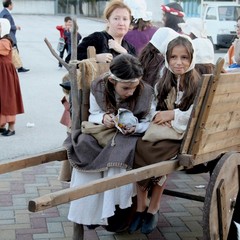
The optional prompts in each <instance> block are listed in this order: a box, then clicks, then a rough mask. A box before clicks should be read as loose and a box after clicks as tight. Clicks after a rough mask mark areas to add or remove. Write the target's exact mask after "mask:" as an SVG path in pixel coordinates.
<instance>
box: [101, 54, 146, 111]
mask: <svg viewBox="0 0 240 240" xmlns="http://www.w3.org/2000/svg"><path fill="white" fill-rule="evenodd" d="M110 71H111V73H112V74H114V75H115V76H116V77H118V78H121V79H122V80H123V81H122V83H124V79H125V80H129V79H134V78H141V77H142V75H143V69H142V65H141V63H140V62H139V60H138V59H137V58H136V57H134V56H132V55H130V54H120V55H118V56H116V57H115V58H114V59H113V61H112V62H111V64H110ZM109 77H110V74H109V73H108V74H106V75H105V77H103V79H102V81H103V82H104V83H105V89H106V90H105V100H106V105H107V106H106V108H107V109H108V110H109V111H112V112H114V113H117V103H116V99H115V89H114V86H115V85H116V84H117V83H118V82H117V81H116V83H112V82H110V81H109ZM102 81H100V82H99V84H101V82H102ZM142 88H143V83H142V82H141V80H140V83H139V85H138V86H137V88H136V90H135V91H134V93H133V95H132V96H130V97H129V98H128V99H127V100H126V101H127V102H128V104H129V108H130V109H129V110H133V109H134V106H135V104H136V100H137V97H138V95H139V94H140V92H141V90H142Z"/></svg>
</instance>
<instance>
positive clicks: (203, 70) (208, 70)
mask: <svg viewBox="0 0 240 240" xmlns="http://www.w3.org/2000/svg"><path fill="white" fill-rule="evenodd" d="M214 67H215V65H214V64H212V63H196V64H195V69H196V71H197V72H198V73H199V75H200V76H201V75H202V74H212V73H213V71H214Z"/></svg>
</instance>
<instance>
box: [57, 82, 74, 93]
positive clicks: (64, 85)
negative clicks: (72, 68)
mask: <svg viewBox="0 0 240 240" xmlns="http://www.w3.org/2000/svg"><path fill="white" fill-rule="evenodd" d="M59 85H60V86H61V87H62V88H64V89H65V90H67V91H70V90H71V82H70V81H67V82H64V83H60V84H59Z"/></svg>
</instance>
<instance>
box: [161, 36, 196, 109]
mask: <svg viewBox="0 0 240 240" xmlns="http://www.w3.org/2000/svg"><path fill="white" fill-rule="evenodd" d="M179 45H180V46H184V47H185V48H186V50H187V52H188V57H189V59H190V63H191V62H192V60H193V53H194V49H193V46H192V43H191V42H190V41H189V40H187V39H186V38H184V37H177V38H175V39H174V40H172V41H171V42H170V43H169V44H168V47H167V52H166V58H167V61H168V63H169V60H170V57H171V55H172V51H173V48H174V47H176V46H179ZM181 80H182V86H181V87H182V89H181V90H182V91H183V96H182V99H181V103H180V104H179V105H176V107H178V108H179V109H180V110H182V111H186V110H187V109H188V108H189V107H190V106H191V104H192V103H193V101H194V98H195V96H196V92H197V88H198V84H199V80H200V75H199V74H198V72H197V71H196V70H195V69H194V68H193V69H192V70H190V71H188V72H186V73H184V74H183V75H181ZM173 87H174V88H177V76H176V75H175V74H174V73H172V72H171V71H170V70H169V69H168V68H165V71H164V73H163V76H162V78H161V79H160V81H159V83H158V84H157V91H158V96H157V99H158V106H157V109H158V110H167V106H166V104H165V101H164V100H165V99H166V98H167V96H168V93H169V92H170V91H171V89H172V88H173Z"/></svg>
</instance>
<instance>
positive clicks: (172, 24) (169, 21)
mask: <svg viewBox="0 0 240 240" xmlns="http://www.w3.org/2000/svg"><path fill="white" fill-rule="evenodd" d="M166 6H168V7H170V8H174V9H176V10H178V11H181V12H183V9H182V7H181V5H179V4H178V3H176V2H172V3H169V4H167V5H166ZM165 16H166V20H165V25H164V26H165V27H169V28H172V29H173V30H175V31H176V32H181V31H182V30H181V28H180V27H179V26H178V23H184V22H185V21H184V19H183V17H179V16H175V15H173V14H171V13H168V12H165Z"/></svg>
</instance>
